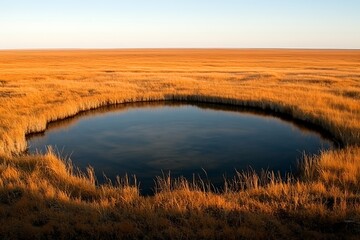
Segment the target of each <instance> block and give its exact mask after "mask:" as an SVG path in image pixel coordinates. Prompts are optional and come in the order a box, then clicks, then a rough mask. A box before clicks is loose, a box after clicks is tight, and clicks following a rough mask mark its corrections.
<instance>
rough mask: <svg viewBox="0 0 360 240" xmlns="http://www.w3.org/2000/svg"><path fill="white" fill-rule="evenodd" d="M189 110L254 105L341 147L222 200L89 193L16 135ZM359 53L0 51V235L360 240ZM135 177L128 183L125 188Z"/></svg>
mask: <svg viewBox="0 0 360 240" xmlns="http://www.w3.org/2000/svg"><path fill="white" fill-rule="evenodd" d="M150 100H188V101H190V100H191V101H204V102H218V103H226V104H234V105H242V106H251V107H257V108H260V109H266V110H272V111H274V112H281V113H285V114H289V115H291V116H292V117H294V118H296V119H300V120H304V121H307V122H310V123H313V124H315V125H317V126H319V127H321V128H323V129H324V130H326V131H328V132H329V133H331V134H332V135H333V136H334V137H335V138H336V139H337V140H338V141H340V142H341V143H343V144H344V148H343V149H340V150H332V151H328V152H324V153H322V154H321V155H320V156H306V157H305V158H304V161H303V162H302V164H301V165H300V170H301V176H300V177H299V178H296V179H295V178H293V177H289V178H288V179H280V178H279V177H277V176H275V175H273V174H272V173H264V174H263V175H256V174H254V173H238V175H237V176H235V177H234V179H233V181H229V182H227V185H226V186H227V188H226V191H225V192H224V193H222V194H216V193H212V192H209V191H207V190H208V189H207V188H208V187H206V184H202V183H201V182H196V183H193V182H188V181H186V180H184V179H177V180H175V179H169V178H167V177H166V176H165V177H162V178H159V179H157V183H158V189H159V190H160V191H159V192H158V193H157V194H156V195H155V196H153V197H142V196H140V195H139V192H138V189H137V187H136V184H134V183H131V181H130V182H129V179H124V180H121V181H120V180H119V181H118V183H116V184H112V185H110V184H107V185H101V186H97V185H96V184H95V176H94V174H93V171H92V170H91V169H89V171H88V172H87V173H86V174H85V173H79V172H78V171H76V170H74V169H73V167H72V166H71V165H69V164H68V163H66V162H64V161H62V160H61V159H60V158H59V157H58V156H56V154H54V153H53V152H52V151H49V153H48V154H46V155H35V156H27V155H24V154H22V151H23V150H25V149H26V139H25V135H26V134H27V133H31V132H38V131H43V130H45V129H46V125H47V123H48V122H49V121H55V120H58V119H63V118H66V117H69V116H73V115H75V114H77V113H78V112H79V111H83V110H87V109H92V108H97V107H99V106H103V105H109V104H115V103H123V102H133V101H150ZM359 103H360V51H340V50H338V51H335V50H334V51H326V50H322V51H316V50H190V49H189V50H93V51H0V116H1V118H0V156H1V157H0V224H1V225H0V226H2V227H1V228H0V236H2V237H3V238H29V237H30V238H31V237H33V238H43V237H47V238H64V239H67V238H72V237H74V236H75V237H78V238H127V237H128V238H144V237H145V236H148V237H150V238H155V237H157V238H179V239H181V238H226V239H233V238H240V237H243V238H289V237H291V238H310V237H312V238H342V237H343V238H351V237H353V238H356V236H357V235H358V234H360V191H359V190H360V148H359V144H360V104H359ZM130 180H133V179H130Z"/></svg>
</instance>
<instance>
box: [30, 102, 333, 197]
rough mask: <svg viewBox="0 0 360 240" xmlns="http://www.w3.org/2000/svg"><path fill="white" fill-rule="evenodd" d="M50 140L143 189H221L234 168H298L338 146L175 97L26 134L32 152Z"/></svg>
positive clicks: (254, 116)
mask: <svg viewBox="0 0 360 240" xmlns="http://www.w3.org/2000/svg"><path fill="white" fill-rule="evenodd" d="M48 145H51V146H53V148H55V149H57V151H58V152H59V153H60V155H61V156H63V157H66V156H68V157H70V158H71V160H72V162H73V164H74V165H76V166H77V167H79V168H80V169H85V168H86V167H87V166H89V165H91V166H92V167H94V169H95V173H96V175H97V179H98V181H99V183H101V182H103V181H104V178H103V175H104V174H105V175H106V176H107V177H108V178H110V179H112V180H114V179H115V178H116V176H117V175H118V176H121V177H122V176H125V174H128V175H129V176H131V175H136V178H137V180H138V182H140V189H141V193H142V194H145V195H149V194H152V193H153V188H154V178H155V177H156V176H162V174H163V173H169V172H170V173H171V176H172V177H179V176H184V177H186V178H188V179H189V180H191V179H192V178H193V176H201V177H202V178H208V179H209V180H210V181H211V183H212V184H214V186H215V187H218V188H221V187H222V186H223V184H224V177H226V178H231V177H233V176H234V175H235V170H237V171H242V170H248V169H250V167H251V169H254V170H255V171H260V170H261V169H268V170H274V171H276V172H280V174H282V175H284V174H285V173H286V172H295V171H296V168H297V161H298V160H299V159H300V158H301V156H302V154H303V153H304V152H306V153H308V154H316V153H319V151H320V150H323V149H329V148H332V147H333V145H334V144H333V142H332V141H330V140H329V138H328V137H327V136H326V135H324V134H321V133H319V132H317V131H315V130H314V129H312V128H309V127H306V126H304V125H302V124H299V123H296V122H294V121H290V120H289V119H285V120H284V118H283V117H282V118H279V117H278V116H272V115H268V114H264V113H261V112H257V111H255V110H249V109H243V108H240V107H234V106H224V105H216V104H189V103H176V102H156V103H133V104H121V105H117V106H112V107H106V108H101V109H98V110H93V111H88V112H83V113H81V114H79V115H77V116H76V117H73V118H69V119H66V120H63V121H58V122H53V123H50V124H49V125H48V128H47V130H46V131H45V132H44V133H41V134H33V135H31V136H28V146H29V148H28V152H30V153H35V152H42V153H44V152H46V146H48Z"/></svg>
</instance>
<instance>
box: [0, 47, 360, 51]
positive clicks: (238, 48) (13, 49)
mask: <svg viewBox="0 0 360 240" xmlns="http://www.w3.org/2000/svg"><path fill="white" fill-rule="evenodd" d="M60 50H61V51H84V50H328V51H331V50H334V51H339V50H343V51H351V50H353V51H354V50H355V51H356V50H360V48H316V47H314V48H308V47H306V48H302V47H119V48H117V47H115V48H110V47H109V48H107V47H104V48H91V47H90V48H78V47H74V48H71V47H70V48H61V47H55V48H42V47H39V48H0V51H60Z"/></svg>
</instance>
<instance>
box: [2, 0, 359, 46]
mask: <svg viewBox="0 0 360 240" xmlns="http://www.w3.org/2000/svg"><path fill="white" fill-rule="evenodd" d="M27 48H343V49H359V48H360V0H238V1H235V0H207V1H206V0H182V1H175V0H32V1H26V0H0V49H27Z"/></svg>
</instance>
